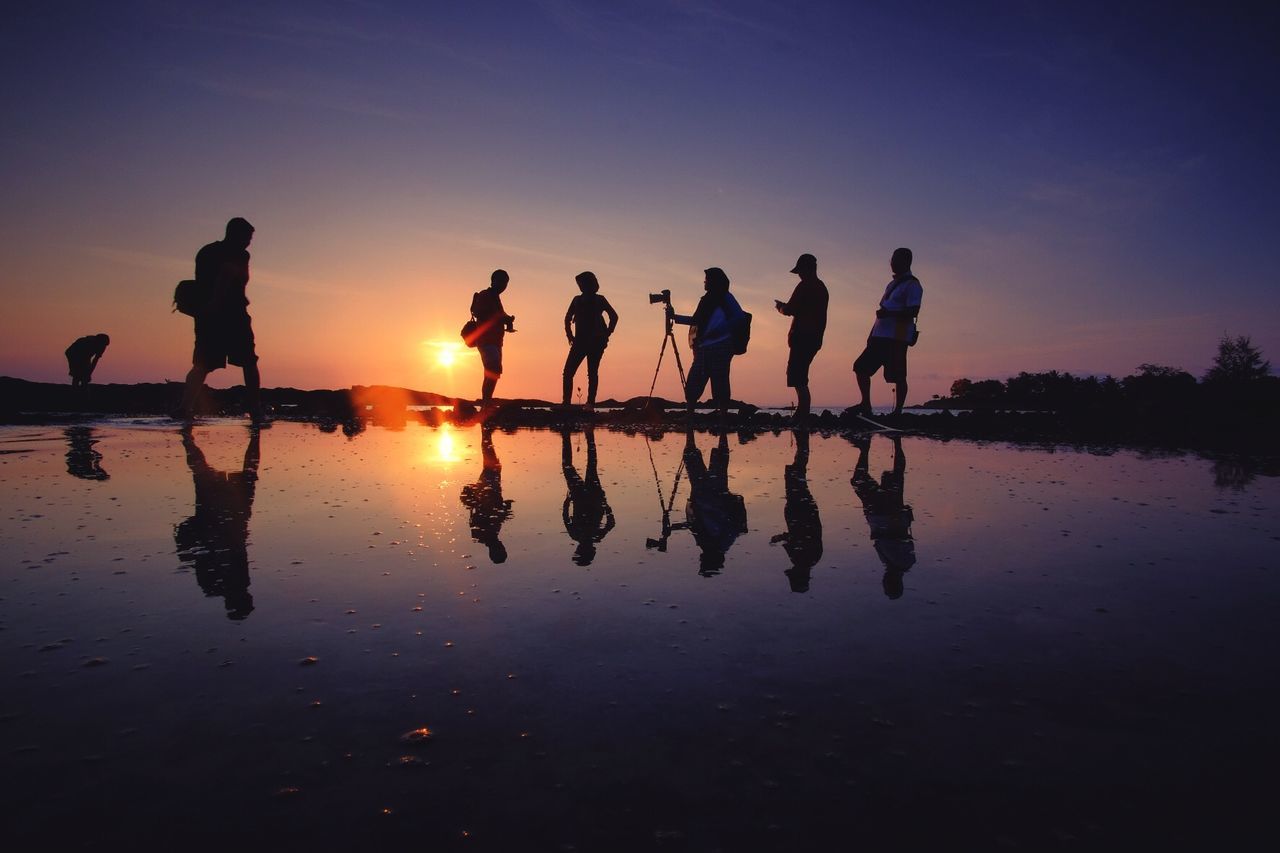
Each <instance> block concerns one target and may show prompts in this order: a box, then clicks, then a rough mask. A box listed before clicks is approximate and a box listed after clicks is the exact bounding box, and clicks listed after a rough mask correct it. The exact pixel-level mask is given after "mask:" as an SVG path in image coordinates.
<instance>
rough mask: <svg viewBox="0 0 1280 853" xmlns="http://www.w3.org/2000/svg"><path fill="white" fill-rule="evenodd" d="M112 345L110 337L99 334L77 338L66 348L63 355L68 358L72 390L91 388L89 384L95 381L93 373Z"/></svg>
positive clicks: (68, 371)
mask: <svg viewBox="0 0 1280 853" xmlns="http://www.w3.org/2000/svg"><path fill="white" fill-rule="evenodd" d="M110 345H111V338H110V337H108V336H107V335H105V334H97V335H85V336H84V337H83V338H76V339H75V341H73V342H72V344H71V346H69V347H67V348H66V350H65V351H64V353H63V355H65V356H66V357H67V373H69V374H71V387H72V388H88V387H89V383H90V382H91V381H92V380H93V371H94V369H95V368H97V366H98V361H99V360H100V359H101V358H102V356H103V354H104V353H105V352H106V351H107V347H108V346H110Z"/></svg>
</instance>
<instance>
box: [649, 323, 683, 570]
mask: <svg viewBox="0 0 1280 853" xmlns="http://www.w3.org/2000/svg"><path fill="white" fill-rule="evenodd" d="M667 334H668V335H670V334H671V321H670V320H668V321H667ZM671 344H672V346H675V341H672V342H671ZM679 357H680V356H679V353H677V354H676V358H677V361H676V364H677V365H679V363H680V362H679V360H678V359H679ZM658 364H659V365H661V364H662V358H661V356H659V358H658ZM680 375H681V378H682V379H683V378H684V370H683V368H682V369H681V371H680ZM644 445H645V447H646V448H648V450H649V465H650V467H652V468H653V484H654V486H656V487H657V489H658V507H659V508H660V509H661V510H662V534H661V535H660V536H659V537H658V538H657V539H645V540H644V547H645V548H657V549H658V550H659V551H661V552H663V553H666V550H667V540H668V539H670V538H671V533H672V532H673V531H676V530H688V529H689V522H688V521H678V522H676V523H675V524H672V523H671V509H672V507H674V506H675V504H676V493H677V492H679V491H680V477H681V476H682V475H683V474H684V457H683V456H681V457H680V465H679V466H678V467H677V468H676V478H675V481H674V482H673V483H672V484H671V496H670V497H669V498H667V499H666V500H663V497H662V480H661V479H660V478H659V477H658V466H657V464H656V463H654V461H653V447H651V446H650V445H649V439H648V438H647V437H646V438H645V440H644Z"/></svg>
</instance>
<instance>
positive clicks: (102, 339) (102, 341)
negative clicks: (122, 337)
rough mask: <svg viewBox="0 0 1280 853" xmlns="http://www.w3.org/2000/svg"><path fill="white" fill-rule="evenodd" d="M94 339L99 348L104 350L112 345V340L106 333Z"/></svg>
mask: <svg viewBox="0 0 1280 853" xmlns="http://www.w3.org/2000/svg"><path fill="white" fill-rule="evenodd" d="M93 339H94V340H95V341H97V342H98V346H99V347H101V348H102V349H106V348H107V347H108V346H110V344H111V338H110V337H108V336H107V335H106V334H105V333H102V334H97V335H94V336H93Z"/></svg>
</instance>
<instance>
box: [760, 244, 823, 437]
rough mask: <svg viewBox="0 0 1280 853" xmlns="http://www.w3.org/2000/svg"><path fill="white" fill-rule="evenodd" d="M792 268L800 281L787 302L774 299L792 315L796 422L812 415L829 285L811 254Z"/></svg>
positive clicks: (790, 362) (790, 368)
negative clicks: (813, 369)
mask: <svg viewBox="0 0 1280 853" xmlns="http://www.w3.org/2000/svg"><path fill="white" fill-rule="evenodd" d="M791 271H792V272H793V273H795V274H796V275H798V276H800V282H799V283H798V284H797V285H796V287H795V290H793V291H791V298H790V299H788V300H787V301H786V302H783V301H782V300H780V299H775V300H773V304H774V307H775V308H776V309H777V310H778V313H779V314H781V315H783V316H784V317H790V318H791V329H790V330H789V331H788V332H787V346H788V347H789V348H790V350H791V354H790V355H789V356H788V357H787V387H789V388H794V389H796V413H795V422H796V423H802V422H803V421H804V419H805V418H806V417H808V415H809V405H810V402H811V400H810V397H809V365H810V364H812V363H813V357H814V356H816V355H817V354H818V350H820V349H822V335H823V333H824V332H825V331H826V330H827V302H828V300H829V296H828V294H827V286H826V285H825V284H823V282H822V279H820V278H818V259H817V258H815V257H814V256H813V255H810V254H808V253H806V254H803V255H801V256H800V257H799V258H798V259H797V260H796V265H795V266H794V267H792V268H791Z"/></svg>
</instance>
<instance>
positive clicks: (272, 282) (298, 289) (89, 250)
mask: <svg viewBox="0 0 1280 853" xmlns="http://www.w3.org/2000/svg"><path fill="white" fill-rule="evenodd" d="M81 251H83V252H84V253H86V254H88V255H90V256H91V257H94V258H97V259H98V260H102V261H106V262H108V263H112V264H119V265H120V266H125V267H129V268H131V269H139V270H146V271H148V272H154V273H164V274H166V275H168V276H170V277H171V278H172V279H173V282H174V284H177V282H178V281H179V280H180V279H182V278H186V277H187V276H190V275H191V274H192V259H191V258H177V257H173V256H171V255H158V254H155V253H154V252H145V251H141V250H139V249H121V248H116V247H113V246H82V247H81ZM253 286H254V287H262V288H265V289H267V290H283V291H287V292H290V293H309V294H315V295H330V296H348V295H358V292H357V291H355V290H353V289H351V288H347V287H342V286H339V285H334V284H329V283H327V282H321V281H312V280H308V279H302V278H298V277H296V276H291V275H286V274H283V273H278V272H273V271H272V270H270V269H269V268H264V267H254V269H253Z"/></svg>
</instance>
